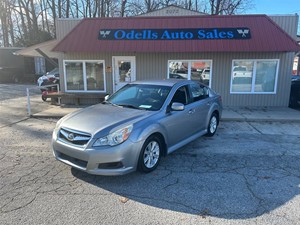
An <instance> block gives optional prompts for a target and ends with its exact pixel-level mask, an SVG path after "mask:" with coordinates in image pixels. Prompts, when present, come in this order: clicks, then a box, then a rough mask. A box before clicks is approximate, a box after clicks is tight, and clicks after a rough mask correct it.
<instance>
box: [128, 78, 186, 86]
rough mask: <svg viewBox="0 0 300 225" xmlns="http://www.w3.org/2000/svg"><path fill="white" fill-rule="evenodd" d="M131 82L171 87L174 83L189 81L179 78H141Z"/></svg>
mask: <svg viewBox="0 0 300 225" xmlns="http://www.w3.org/2000/svg"><path fill="white" fill-rule="evenodd" d="M132 83H133V84H149V85H162V86H169V87H173V86H174V85H175V84H184V83H190V81H188V80H180V79H165V80H141V81H134V82H132Z"/></svg>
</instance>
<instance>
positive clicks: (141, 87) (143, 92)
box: [104, 84, 171, 111]
mask: <svg viewBox="0 0 300 225" xmlns="http://www.w3.org/2000/svg"><path fill="white" fill-rule="evenodd" d="M170 90H171V87H168V86H161V85H148V84H128V85H126V86H124V87H123V88H121V89H120V90H119V91H117V92H116V93H114V94H113V95H112V96H111V97H110V98H109V99H108V100H107V101H105V102H104V103H110V104H113V105H117V106H121V107H126V108H135V109H143V110H151V111H157V110H159V109H160V108H161V107H162V105H163V103H164V102H165V100H166V98H167V96H168V94H169V92H170Z"/></svg>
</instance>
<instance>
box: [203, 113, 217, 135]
mask: <svg viewBox="0 0 300 225" xmlns="http://www.w3.org/2000/svg"><path fill="white" fill-rule="evenodd" d="M218 125H219V117H218V116H217V114H216V113H213V114H212V115H211V117H210V120H209V123H208V127H207V133H206V136H207V137H212V136H214V134H215V133H216V131H217V128H218Z"/></svg>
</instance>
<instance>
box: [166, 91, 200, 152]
mask: <svg viewBox="0 0 300 225" xmlns="http://www.w3.org/2000/svg"><path fill="white" fill-rule="evenodd" d="M173 102H179V103H182V104H184V105H185V109H184V110H183V111H171V112H170V113H169V114H168V115H167V116H166V117H165V118H164V119H163V121H161V124H163V126H164V127H165V129H166V131H167V136H168V145H169V147H172V146H174V145H176V144H177V143H179V142H181V141H183V140H184V139H186V138H188V137H190V136H191V135H192V134H194V133H195V132H196V130H197V129H198V128H197V126H196V125H195V121H194V120H195V116H194V113H195V108H194V106H193V105H192V104H190V100H189V89H188V85H186V86H182V87H180V88H178V89H177V90H176V92H175V94H174V95H173V97H172V100H171V102H170V105H171V104H172V103H173Z"/></svg>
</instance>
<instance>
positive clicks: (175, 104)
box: [171, 102, 184, 111]
mask: <svg viewBox="0 0 300 225" xmlns="http://www.w3.org/2000/svg"><path fill="white" fill-rule="evenodd" d="M171 110H172V111H183V110H184V104H182V103H179V102H173V103H172V105H171Z"/></svg>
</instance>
